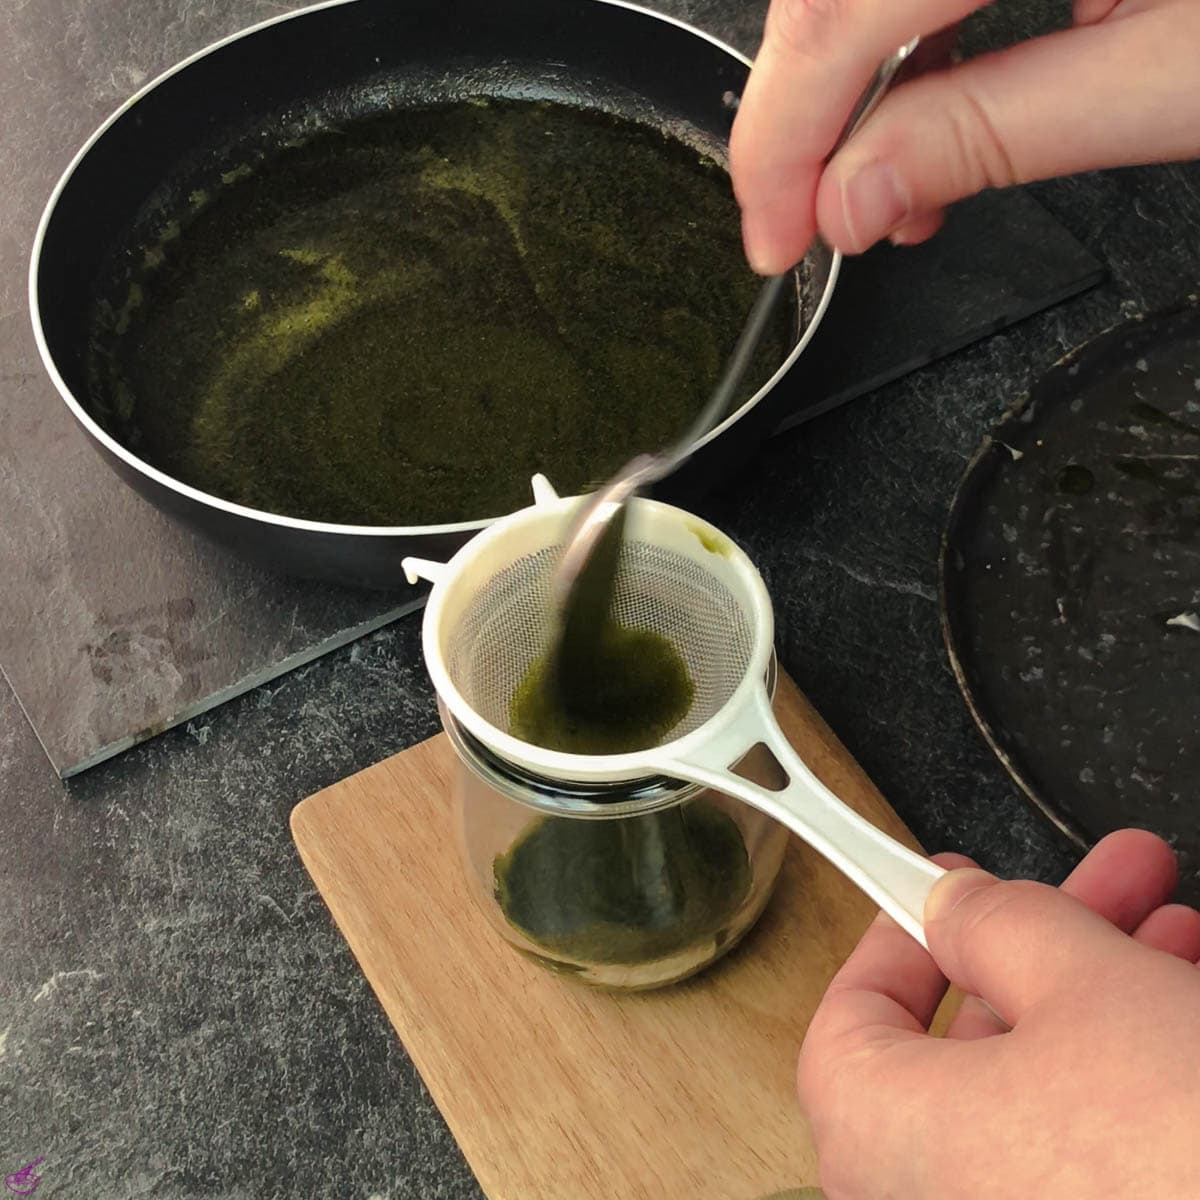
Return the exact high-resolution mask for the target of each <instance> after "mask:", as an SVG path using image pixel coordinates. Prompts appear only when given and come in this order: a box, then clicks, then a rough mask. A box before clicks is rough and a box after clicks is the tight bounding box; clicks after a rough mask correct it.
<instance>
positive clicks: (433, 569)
mask: <svg viewBox="0 0 1200 1200" xmlns="http://www.w3.org/2000/svg"><path fill="white" fill-rule="evenodd" d="M446 565H447V564H446V563H440V562H430V561H429V559H427V558H405V559H402V560H401V562H400V566H401V568H402V569H403V571H404V578H405V579H407V580H408V582H409V583H419V582H420V581H421V580H422V579H425V580H428V581H429V582H430V583H438V582H440V580H441V578H442V576H443V575H445V573H446Z"/></svg>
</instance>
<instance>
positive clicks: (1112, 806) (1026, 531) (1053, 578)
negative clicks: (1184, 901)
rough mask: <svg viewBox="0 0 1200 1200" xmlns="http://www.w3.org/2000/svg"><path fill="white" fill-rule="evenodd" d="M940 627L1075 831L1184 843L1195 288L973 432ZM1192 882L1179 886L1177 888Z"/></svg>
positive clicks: (1199, 371) (1198, 385) (1042, 795)
mask: <svg viewBox="0 0 1200 1200" xmlns="http://www.w3.org/2000/svg"><path fill="white" fill-rule="evenodd" d="M942 584H943V588H942V602H943V616H944V630H945V635H946V641H947V646H948V648H949V651H950V655H951V659H952V661H953V663H954V666H955V671H956V673H957V675H958V678H959V682H960V683H961V685H962V687H963V690H964V692H965V693H966V695H967V699H968V701H969V703H970V704H971V707H972V710H973V711H974V713H975V716H976V719H977V720H978V722H979V724H980V727H981V728H982V730H983V732H984V734H985V736H986V737H987V738H988V740H989V741H990V742H991V744H992V746H993V748H994V749H995V751H996V752H997V754H998V755H999V756H1000V758H1001V759H1002V761H1003V762H1004V764H1005V765H1006V766H1007V767H1008V769H1009V770H1010V771H1011V772H1012V774H1013V776H1014V777H1015V778H1016V780H1017V781H1018V783H1019V784H1020V785H1021V787H1022V788H1023V789H1024V791H1025V792H1026V794H1027V795H1028V796H1029V797H1030V798H1031V799H1032V800H1033V801H1034V802H1035V803H1036V804H1037V805H1038V806H1039V807H1040V808H1041V809H1042V810H1043V811H1044V812H1045V813H1046V814H1047V815H1048V816H1049V817H1050V818H1051V819H1052V820H1053V821H1055V823H1056V824H1058V825H1059V826H1060V827H1061V828H1062V829H1063V830H1064V831H1065V832H1067V833H1068V834H1069V835H1070V836H1071V837H1072V838H1073V839H1074V840H1075V841H1076V842H1078V843H1080V844H1083V845H1086V844H1090V843H1091V842H1094V841H1095V840H1096V839H1098V838H1099V837H1101V836H1103V835H1104V834H1105V833H1107V832H1109V831H1110V830H1112V829H1116V828H1120V827H1123V826H1126V825H1136V826H1142V827H1146V828H1150V829H1153V830H1155V831H1156V832H1158V833H1160V834H1162V835H1164V836H1165V837H1167V838H1168V839H1169V840H1171V841H1172V842H1173V843H1174V844H1175V845H1176V847H1177V849H1178V850H1179V852H1180V856H1181V860H1182V866H1183V868H1184V872H1185V874H1186V873H1187V872H1188V871H1189V869H1190V867H1191V866H1192V865H1193V864H1195V863H1196V862H1197V861H1198V860H1200V807H1197V804H1196V798H1197V794H1196V786H1197V782H1200V307H1194V306H1193V307H1186V308H1183V309H1181V310H1177V311H1175V312H1172V313H1169V314H1165V315H1162V316H1159V317H1155V318H1151V319H1147V320H1144V321H1135V322H1132V323H1130V324H1128V325H1124V326H1121V327H1118V328H1117V329H1115V330H1112V331H1110V332H1109V333H1107V334H1104V335H1102V336H1101V337H1099V338H1097V339H1096V340H1095V341H1093V342H1091V343H1089V344H1088V345H1087V346H1085V347H1083V348H1082V349H1081V350H1079V351H1077V352H1075V353H1073V354H1071V355H1069V356H1068V357H1067V358H1066V359H1064V360H1063V361H1062V362H1061V363H1059V364H1058V365H1057V366H1055V367H1054V369H1053V370H1051V371H1050V372H1049V373H1048V374H1047V375H1046V376H1044V377H1043V378H1042V379H1041V381H1040V382H1039V383H1038V384H1037V385H1036V386H1035V387H1034V388H1033V390H1032V391H1031V393H1030V395H1029V397H1028V398H1027V400H1025V401H1024V402H1023V403H1022V404H1020V405H1019V406H1018V407H1017V408H1016V409H1015V410H1014V411H1013V412H1012V413H1011V414H1010V415H1009V416H1007V417H1006V418H1005V420H1004V421H1003V422H1002V423H1001V424H1000V426H999V427H998V428H997V429H996V430H995V431H994V432H993V434H992V436H991V437H990V438H989V439H988V440H987V442H986V443H985V444H984V446H983V448H982V449H981V450H980V452H979V454H978V455H977V456H976V458H975V460H974V461H973V463H972V464H971V467H970V468H969V470H968V472H967V475H966V478H965V480H964V482H963V485H962V487H961V489H960V491H959V494H958V497H957V499H956V502H955V505H954V508H953V511H952V515H951V518H950V524H949V527H948V531H947V534H946V539H945V544H944V559H943V575H942ZM1198 897H1200V892H1198V893H1197V894H1195V895H1192V896H1191V897H1190V898H1191V900H1192V902H1195V901H1196V899H1197V898H1198Z"/></svg>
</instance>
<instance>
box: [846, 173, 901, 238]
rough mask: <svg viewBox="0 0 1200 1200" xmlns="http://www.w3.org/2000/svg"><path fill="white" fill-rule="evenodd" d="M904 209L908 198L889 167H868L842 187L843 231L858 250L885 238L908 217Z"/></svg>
mask: <svg viewBox="0 0 1200 1200" xmlns="http://www.w3.org/2000/svg"><path fill="white" fill-rule="evenodd" d="M908 209H909V201H908V196H907V194H906V192H905V189H904V188H903V186H902V185H901V183H900V179H899V177H898V176H897V174H896V171H895V168H894V167H893V166H892V165H891V163H887V162H873V163H868V164H867V165H866V166H865V167H862V168H860V169H859V170H858V171H857V172H856V173H855V174H854V175H852V176H851V177H850V178H849V179H848V180H847V181H846V182H845V183H844V184H842V211H843V213H844V214H845V217H846V228H847V229H848V230H849V231H850V237H851V239H852V240H853V242H854V245H855V247H856V248H857V249H859V250H865V249H866V248H867V247H868V246H872V245H874V244H875V243H876V242H877V241H879V239H880V238H881V237H886V236H887V234H889V233H890V232H891V231H892V230H893V229H895V228H896V227H897V226H898V225H899V224H900V223H901V222H902V221H903V220H904V218H905V217H907V216H908Z"/></svg>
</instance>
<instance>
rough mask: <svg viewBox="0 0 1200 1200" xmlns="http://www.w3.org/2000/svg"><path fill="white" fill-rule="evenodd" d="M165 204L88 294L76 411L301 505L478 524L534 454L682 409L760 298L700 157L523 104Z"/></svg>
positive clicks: (761, 371)
mask: <svg viewBox="0 0 1200 1200" xmlns="http://www.w3.org/2000/svg"><path fill="white" fill-rule="evenodd" d="M248 157H253V156H248ZM178 210H179V211H177V212H176V211H171V212H166V213H163V214H161V219H160V220H159V221H158V222H157V225H156V229H157V236H153V235H151V234H147V236H146V237H145V238H144V239H143V244H141V245H140V246H139V249H138V252H137V253H136V254H134V255H130V256H128V258H127V260H126V261H127V262H129V263H132V264H134V265H132V266H128V267H123V268H122V270H123V271H124V272H125V274H121V273H120V272H118V275H117V282H116V283H115V284H113V286H112V287H111V288H110V289H109V295H110V299H109V300H108V301H107V302H106V303H103V304H101V305H98V306H97V308H96V312H95V316H94V323H93V337H92V341H91V355H90V372H89V375H90V400H91V405H92V408H93V410H94V411H95V412H96V414H97V416H98V417H99V418H100V419H101V420H102V422H103V423H104V424H105V425H106V426H107V427H108V428H109V430H110V432H112V433H113V435H114V436H116V437H117V438H118V439H119V440H121V441H123V442H125V443H126V444H127V445H129V446H130V447H131V448H132V449H133V450H134V451H135V452H136V453H138V454H139V455H140V456H142V457H143V458H145V459H146V460H147V461H149V462H150V463H151V464H152V465H154V466H156V467H159V468H161V469H162V470H164V471H166V472H168V473H170V474H172V475H174V476H175V477H177V478H179V479H181V480H183V481H184V482H186V483H189V484H191V485H193V486H195V487H198V488H201V489H203V490H205V491H208V492H211V493H213V494H215V495H218V496H221V497H223V498H226V499H228V500H232V501H235V502H238V503H241V504H245V505H249V506H251V507H254V508H259V509H264V510H267V511H271V512H276V513H282V514H285V515H288V516H293V517H302V518H309V519H314V520H323V521H331V522H339V523H346V524H366V525H384V524H400V525H417V524H435V523H442V522H449V521H458V520H473V519H475V520H477V519H483V518H487V517H494V516H499V515H501V514H502V513H505V512H508V511H511V510H513V509H515V508H518V507H521V506H522V505H524V504H526V503H527V502H528V488H529V478H530V476H531V474H533V473H534V472H535V471H544V472H546V473H547V474H548V475H550V476H551V478H552V479H553V480H554V483H555V485H556V486H557V487H558V488H559V489H560V491H562V492H563V493H564V494H565V493H568V492H571V491H574V490H578V489H581V488H583V487H584V486H585V485H587V484H588V483H589V482H593V481H595V480H597V479H600V478H604V477H605V476H606V475H607V474H609V473H610V472H611V471H613V470H614V469H615V468H616V467H618V466H619V465H620V464H621V463H622V462H624V461H626V460H627V459H628V458H629V457H630V456H631V455H632V454H633V453H637V452H640V451H643V450H648V449H655V448H658V447H660V446H662V445H665V444H667V443H668V442H669V441H670V440H671V438H673V437H674V436H676V435H677V434H678V433H679V432H681V431H682V429H683V428H684V427H685V426H686V424H687V422H688V419H689V418H690V416H691V415H692V414H693V413H694V411H695V410H696V409H697V408H698V407H699V406H700V405H701V404H703V402H704V399H705V397H706V396H707V394H708V392H709V391H710V389H711V387H712V386H713V384H714V382H715V380H716V378H717V375H718V373H719V371H720V369H721V365H722V363H723V362H724V360H725V358H726V356H727V355H728V353H729V352H730V350H731V349H732V345H733V342H734V340H735V339H736V337H737V334H738V331H739V330H740V329H741V327H742V324H743V322H744V319H745V315H746V313H747V312H748V311H749V308H750V306H751V304H752V303H753V300H754V297H755V295H756V292H757V281H756V279H755V277H754V276H753V275H752V274H751V272H750V271H749V270H748V268H747V267H746V265H745V262H744V258H743V254H742V248H741V241H740V233H739V221H738V214H737V207H736V204H735V202H734V199H733V197H732V194H731V190H730V186H729V180H728V176H727V175H726V173H725V172H724V170H723V169H722V168H721V167H720V166H719V165H718V164H716V163H715V162H713V161H710V160H708V159H706V158H705V157H703V156H702V155H701V154H700V153H699V152H698V151H697V150H695V149H694V148H692V147H689V146H687V145H685V144H684V143H683V142H681V141H678V140H676V139H673V138H669V137H667V136H665V135H663V134H662V133H660V132H658V131H656V130H654V129H651V128H649V127H647V126H643V125H640V124H636V123H634V122H631V121H629V120H627V119H624V118H618V117H615V116H610V115H607V114H601V113H597V112H592V111H587V110H583V109H578V108H572V107H568V106H565V105H557V104H550V103H544V102H522V101H505V100H493V101H486V102H485V101H478V102H463V103H460V104H453V105H443V106H438V107H430V108H424V109H421V108H417V109H412V108H406V109H401V110H398V111H395V112H392V113H388V114H383V115H378V116H374V117H368V118H363V119H360V120H357V121H354V122H350V123H347V124H346V125H345V126H343V127H340V128H333V129H327V130H324V131H322V132H319V133H316V134H311V135H309V136H306V137H304V138H302V139H298V140H293V141H291V142H288V143H287V144H282V145H280V146H278V147H277V148H276V149H274V150H273V151H272V152H271V153H269V154H267V155H266V156H265V157H263V158H262V159H261V161H259V160H257V159H255V160H254V161H253V162H252V163H250V164H249V165H247V164H246V163H233V164H230V163H226V164H225V169H223V170H222V171H220V172H214V175H213V178H212V180H211V181H206V182H204V185H203V186H200V185H197V186H194V187H190V188H189V189H185V192H184V194H183V195H182V196H181V199H180V202H179V205H178ZM794 327H795V313H794V311H781V313H780V315H779V320H778V324H777V325H776V327H775V328H774V329H773V331H772V332H771V334H770V336H768V338H767V339H766V342H765V345H764V346H763V347H762V349H761V351H760V357H759V362H758V364H757V366H756V368H755V370H754V371H753V372H752V378H750V379H748V380H747V394H749V391H750V390H752V389H754V388H757V387H758V386H760V385H761V384H762V383H763V382H765V380H766V379H767V378H768V377H769V375H770V374H771V373H772V372H773V371H774V369H775V368H776V367H777V366H778V364H779V363H780V362H781V361H782V359H783V358H784V357H785V356H786V353H787V349H788V346H789V345H790V331H791V330H792V329H794Z"/></svg>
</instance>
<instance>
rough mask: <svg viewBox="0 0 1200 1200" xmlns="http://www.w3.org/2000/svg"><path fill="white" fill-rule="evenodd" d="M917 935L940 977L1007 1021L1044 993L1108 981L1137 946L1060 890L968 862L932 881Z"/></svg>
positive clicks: (1013, 1021)
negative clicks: (1003, 876)
mask: <svg viewBox="0 0 1200 1200" xmlns="http://www.w3.org/2000/svg"><path fill="white" fill-rule="evenodd" d="M925 937H926V940H927V941H928V944H929V951H930V953H931V954H932V955H933V957H934V959H935V960H936V962H937V964H938V966H939V967H940V968H941V970H942V973H943V974H944V975H945V976H946V978H947V979H949V980H950V981H951V982H952V983H954V984H955V985H957V986H958V987H959V988H961V989H962V990H963V991H964V992H967V993H968V994H970V995H973V996H978V997H979V998H980V999H981V1000H984V1001H985V1002H986V1003H987V1004H988V1005H989V1006H990V1007H991V1008H992V1009H994V1010H995V1012H996V1013H997V1014H998V1015H999V1016H1000V1018H1001V1019H1002V1020H1004V1021H1005V1022H1006V1023H1007V1024H1009V1025H1015V1024H1016V1022H1017V1021H1018V1020H1019V1019H1020V1017H1021V1015H1022V1014H1023V1013H1024V1012H1025V1011H1026V1010H1027V1009H1028V1008H1029V1007H1030V1006H1031V1005H1034V1004H1036V1003H1038V1002H1039V1001H1041V1000H1043V999H1045V998H1046V997H1047V996H1050V995H1053V994H1055V993H1058V992H1062V991H1065V990H1075V989H1080V988H1084V989H1090V988H1093V987H1097V986H1099V984H1100V982H1101V981H1104V982H1106V983H1111V981H1112V979H1113V978H1114V976H1115V975H1117V974H1119V973H1120V972H1121V971H1122V970H1123V969H1124V968H1125V967H1136V963H1135V962H1133V960H1136V959H1138V958H1139V957H1140V954H1141V948H1140V947H1138V945H1137V944H1136V943H1135V942H1134V941H1133V940H1132V939H1131V938H1129V937H1126V935H1125V934H1123V933H1122V932H1121V931H1120V930H1119V929H1117V928H1116V926H1114V925H1112V924H1110V923H1109V922H1108V921H1105V920H1104V919H1103V918H1102V917H1099V916H1097V915H1096V914H1095V913H1094V912H1092V911H1091V909H1089V908H1088V907H1087V906H1086V905H1084V904H1083V903H1081V902H1080V901H1078V900H1076V899H1075V898H1074V897H1072V896H1069V895H1067V894H1066V893H1065V892H1061V891H1059V890H1058V889H1057V888H1054V887H1050V886H1048V885H1046V884H1041V883H1031V882H1027V881H1017V882H1005V881H1001V880H998V879H996V878H995V877H994V876H992V875H989V874H987V872H985V871H979V870H976V869H974V868H966V869H963V870H957V871H949V872H947V873H946V874H945V875H944V876H942V878H941V879H939V880H938V882H937V883H936V884H935V885H934V887H933V890H932V891H931V892H930V894H929V898H928V900H927V901H926V903H925Z"/></svg>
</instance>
